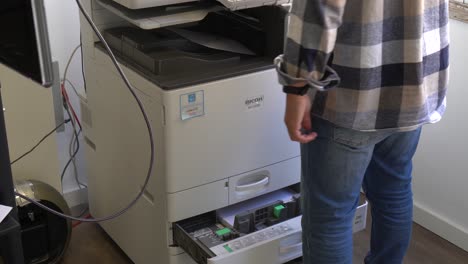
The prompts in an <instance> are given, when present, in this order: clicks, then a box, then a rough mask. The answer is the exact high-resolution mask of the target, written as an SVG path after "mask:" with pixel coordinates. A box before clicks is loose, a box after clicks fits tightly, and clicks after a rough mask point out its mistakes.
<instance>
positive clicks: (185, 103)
mask: <svg viewBox="0 0 468 264" xmlns="http://www.w3.org/2000/svg"><path fill="white" fill-rule="evenodd" d="M204 114H205V98H204V93H203V91H197V92H193V93H188V94H183V95H181V96H180V119H182V120H187V119H190V118H194V117H198V116H203V115H204Z"/></svg>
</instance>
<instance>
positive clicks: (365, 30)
mask: <svg viewBox="0 0 468 264" xmlns="http://www.w3.org/2000/svg"><path fill="white" fill-rule="evenodd" d="M448 58H449V17H448V0H293V4H292V9H291V12H290V14H289V25H288V32H287V39H286V44H285V50H284V54H283V55H281V56H279V57H278V58H277V59H276V60H275V63H276V66H277V67H276V68H277V71H278V77H279V82H280V83H281V84H282V85H284V86H290V85H294V84H299V83H304V82H306V83H307V84H308V85H309V87H311V88H312V89H309V95H310V97H311V100H312V114H313V115H315V116H318V117H321V118H323V119H326V120H329V121H331V122H332V123H334V124H336V125H338V126H342V127H347V128H352V129H356V130H362V131H375V130H382V129H395V130H409V129H413V128H417V127H419V126H420V125H422V124H425V123H434V122H437V121H439V120H440V119H441V118H442V115H443V113H444V111H445V104H446V103H445V102H446V100H445V98H446V91H447V85H448V69H449V61H448Z"/></svg>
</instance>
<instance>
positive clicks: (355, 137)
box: [333, 126, 376, 149]
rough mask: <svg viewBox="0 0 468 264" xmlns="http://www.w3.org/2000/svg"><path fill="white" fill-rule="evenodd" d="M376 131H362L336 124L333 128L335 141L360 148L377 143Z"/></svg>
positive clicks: (353, 147)
mask: <svg viewBox="0 0 468 264" xmlns="http://www.w3.org/2000/svg"><path fill="white" fill-rule="evenodd" d="M375 139H376V133H374V132H362V131H357V130H352V129H349V128H343V127H338V126H335V127H334V128H333V141H335V142H336V143H339V144H341V145H345V146H347V147H349V148H352V149H360V148H364V147H367V146H369V145H371V144H375V142H374V140H375Z"/></svg>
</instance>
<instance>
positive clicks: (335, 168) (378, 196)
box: [276, 0, 449, 264]
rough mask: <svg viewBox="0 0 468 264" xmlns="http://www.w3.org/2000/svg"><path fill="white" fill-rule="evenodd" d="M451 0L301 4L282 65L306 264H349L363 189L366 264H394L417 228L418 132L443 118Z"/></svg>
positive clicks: (303, 0) (301, 0) (304, 0)
mask: <svg viewBox="0 0 468 264" xmlns="http://www.w3.org/2000/svg"><path fill="white" fill-rule="evenodd" d="M448 47H449V41H448V0H294V1H293V5H292V9H291V14H290V17H289V27H288V33H287V41H286V46H285V51H284V55H282V56H280V57H278V58H277V60H276V63H277V69H278V73H279V74H278V76H279V80H280V83H281V84H282V85H283V86H284V92H286V93H287V106H286V114H285V123H286V125H287V128H288V132H289V135H290V137H291V139H292V140H294V141H297V142H300V143H302V144H301V151H302V174H303V175H302V189H303V190H302V197H303V212H304V214H303V242H304V243H303V252H304V263H305V264H328V263H332V264H341V263H345V264H348V263H352V255H353V251H352V224H353V218H354V215H355V208H356V206H357V205H358V200H359V196H360V190H361V187H362V189H363V190H364V191H365V194H366V196H367V199H368V200H369V202H370V204H371V208H372V219H373V221H372V237H371V243H370V244H371V245H370V251H369V254H368V255H367V257H366V259H365V263H368V264H386V263H391V264H399V263H402V262H403V258H404V256H405V253H406V251H407V248H408V245H409V241H410V237H411V228H412V209H413V200H412V191H411V170H412V158H413V155H414V153H415V151H416V148H417V145H418V141H419V136H420V132H421V126H423V125H424V124H427V123H435V122H437V121H439V120H440V119H441V117H442V115H443V113H444V111H445V95H446V89H447V82H448V81H447V80H448V78H447V77H448Z"/></svg>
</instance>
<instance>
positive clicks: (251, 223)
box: [81, 0, 366, 264]
mask: <svg viewBox="0 0 468 264" xmlns="http://www.w3.org/2000/svg"><path fill="white" fill-rule="evenodd" d="M188 1H190V0H84V1H83V3H84V4H86V8H87V10H88V12H89V13H91V14H92V17H93V19H94V21H95V22H96V24H97V25H98V27H99V28H100V30H101V31H102V32H103V35H104V37H105V38H106V40H107V42H108V43H109V45H110V46H111V48H112V50H113V51H114V52H115V54H116V56H117V58H118V60H119V61H120V63H121V65H123V68H124V71H125V73H126V74H127V76H128V78H129V80H130V81H131V83H132V85H133V86H134V88H135V89H136V90H137V93H138V95H139V97H140V98H141V99H142V101H143V103H144V106H145V108H146V111H147V112H148V113H149V118H150V120H151V123H152V126H153V129H154V138H155V140H156V142H155V145H156V160H155V164H154V165H155V170H154V173H153V175H152V178H151V181H150V183H149V186H148V188H147V189H146V190H145V194H144V196H143V198H142V199H141V200H140V201H139V202H138V203H137V204H136V206H134V207H133V208H132V209H131V210H130V211H129V212H127V213H126V214H124V215H122V216H121V217H119V218H118V219H116V220H112V221H109V222H103V223H101V226H102V228H103V229H104V230H105V231H106V232H107V233H108V234H109V235H110V237H111V238H112V239H113V240H114V241H115V242H116V243H117V245H118V246H119V247H120V248H121V249H122V250H123V251H124V252H125V253H126V254H127V255H128V256H129V257H130V258H131V259H132V261H134V262H135V263H137V264H147V263H148V264H150V263H158V264H195V263H200V264H205V263H210V264H272V263H287V262H288V261H291V260H293V259H296V258H298V257H300V256H301V255H302V247H301V245H302V243H301V224H300V221H301V208H300V207H301V206H300V202H299V201H300V191H299V190H300V186H299V184H300V174H301V172H300V151H299V145H298V144H296V143H293V142H291V141H290V140H289V138H288V135H287V131H286V129H285V126H284V124H283V113H284V108H285V96H284V94H283V93H282V89H281V87H280V85H279V84H278V81H277V76H276V71H275V69H274V67H273V60H274V58H275V57H276V56H277V55H279V54H280V53H282V51H283V43H284V41H283V39H284V31H285V28H286V27H285V23H286V22H285V21H286V19H285V18H286V17H287V16H286V14H287V10H288V7H287V5H286V6H285V5H283V4H285V2H284V1H282V0H280V1H277V0H272V1H270V0H219V1H214V0H212V1H197V2H188ZM286 1H287V0H286ZM81 27H82V29H81V30H82V32H81V34H82V45H83V51H84V52H83V58H84V67H85V68H84V70H85V73H86V88H87V90H86V93H87V102H86V103H83V104H82V119H83V122H82V123H83V126H84V136H85V142H86V145H85V150H86V157H87V163H88V167H89V168H88V172H89V179H88V180H89V187H88V194H89V203H90V210H91V213H92V215H93V216H94V217H101V216H105V215H109V214H110V213H113V212H115V211H117V210H119V209H121V208H123V207H124V206H125V205H127V203H128V202H129V201H131V200H132V199H133V198H134V197H135V196H136V195H137V194H138V193H139V192H140V191H141V188H142V184H143V182H144V177H145V175H146V170H147V167H148V160H149V158H148V157H149V151H150V150H149V147H148V135H147V129H146V127H145V124H144V121H143V118H142V116H141V114H140V112H139V109H138V107H137V105H136V103H135V101H134V99H133V98H132V96H131V94H130V93H129V92H128V90H127V89H126V88H125V86H124V83H123V82H122V80H121V79H120V77H119V75H118V74H117V71H116V70H115V68H114V66H113V64H112V62H111V60H110V59H109V57H108V55H107V54H106V52H105V50H104V49H103V47H102V45H101V44H100V43H99V41H98V39H97V38H96V37H95V36H94V34H93V32H92V30H91V28H90V27H89V25H88V24H87V22H86V21H85V20H84V19H82V22H81ZM365 213H366V203H363V204H362V205H361V206H360V207H359V208H358V213H357V215H356V222H355V231H358V230H361V229H363V228H364V225H365Z"/></svg>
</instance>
